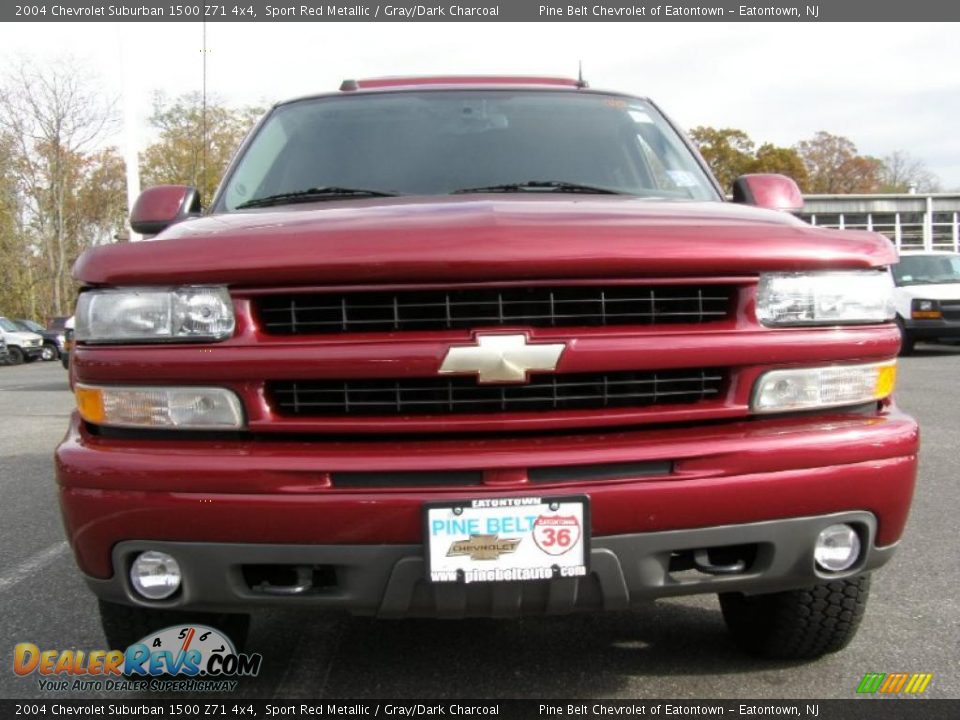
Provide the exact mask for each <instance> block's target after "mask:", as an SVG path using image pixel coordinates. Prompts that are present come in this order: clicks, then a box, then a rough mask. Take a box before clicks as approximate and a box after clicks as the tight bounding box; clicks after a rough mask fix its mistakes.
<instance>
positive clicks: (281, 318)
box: [256, 285, 733, 335]
mask: <svg viewBox="0 0 960 720" xmlns="http://www.w3.org/2000/svg"><path fill="white" fill-rule="evenodd" d="M732 297H733V287H732V286H729V285H614V286H608V287H582V286H559V287H541V286H533V287H522V288H521V287H516V288H514V287H511V288H459V289H450V290H404V291H397V292H387V291H375V292H366V291H364V292H349V293H289V294H279V295H267V296H263V297H259V298H257V300H256V307H257V315H258V318H259V321H260V325H261V327H262V328H263V330H264V331H265V332H267V333H271V334H277V335H300V334H323V333H345V332H393V331H403V330H446V329H458V328H460V329H462V328H468V329H472V328H475V327H490V326H502V325H524V326H530V327H577V326H611V325H659V324H666V323H686V324H690V323H705V322H711V321H716V320H722V319H724V318H726V317H727V316H728V315H729V314H730V308H731V304H732V302H731V301H732Z"/></svg>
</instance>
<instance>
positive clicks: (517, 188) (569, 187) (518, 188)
mask: <svg viewBox="0 0 960 720" xmlns="http://www.w3.org/2000/svg"><path fill="white" fill-rule="evenodd" d="M528 190H549V191H552V192H570V193H591V194H594V195H625V194H626V193H623V192H621V191H619V190H611V189H610V188H605V187H597V186H596V185H584V184H583V183H575V182H567V181H565V180H527V181H526V182H518V183H504V184H503V185H485V186H481V187H472V188H460V189H459V190H454V191H453V192H451V193H450V194H451V195H463V194H466V193H498V192H503V193H509V192H526V191H528Z"/></svg>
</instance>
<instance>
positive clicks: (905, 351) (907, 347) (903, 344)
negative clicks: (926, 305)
mask: <svg viewBox="0 0 960 720" xmlns="http://www.w3.org/2000/svg"><path fill="white" fill-rule="evenodd" d="M897 327H899V328H900V354H901V355H913V349H914V346H915V345H916V344H917V341H916V339H915V338H913V337H912V336H910V335H909V334H908V333H907V330H906V328H904V327H903V323H902V322H899V321H898V322H897Z"/></svg>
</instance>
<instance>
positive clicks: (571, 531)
mask: <svg viewBox="0 0 960 720" xmlns="http://www.w3.org/2000/svg"><path fill="white" fill-rule="evenodd" d="M424 520H425V522H424V525H425V528H424V533H425V535H424V537H425V544H426V559H427V578H428V579H429V580H430V581H431V582H435V583H444V582H465V583H473V582H517V581H527V580H551V579H557V578H563V577H581V576H584V575H586V574H587V559H588V558H589V548H590V514H589V501H588V500H587V498H586V497H583V496H576V497H522V498H485V499H482V500H462V501H458V502H449V503H431V504H428V505H427V506H426V512H425V513H424Z"/></svg>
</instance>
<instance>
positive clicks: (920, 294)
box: [896, 283, 960, 301]
mask: <svg viewBox="0 0 960 720" xmlns="http://www.w3.org/2000/svg"><path fill="white" fill-rule="evenodd" d="M896 293H897V294H898V295H900V296H901V297H908V298H910V299H911V300H912V299H914V298H916V299H919V300H958V301H960V283H936V284H931V285H903V286H899V287H897V289H896Z"/></svg>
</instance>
